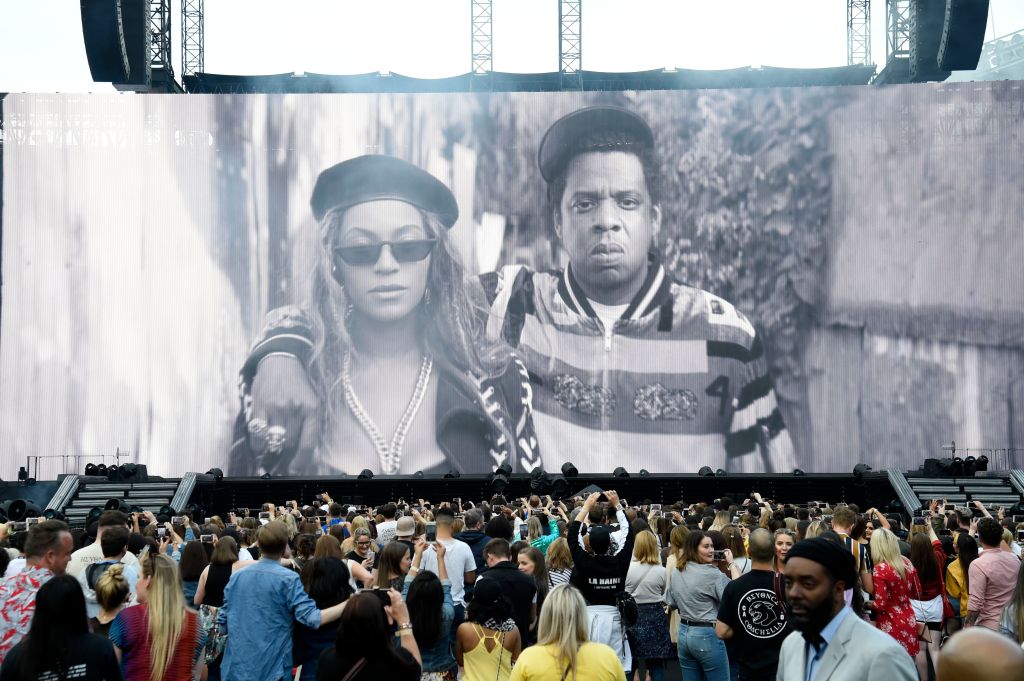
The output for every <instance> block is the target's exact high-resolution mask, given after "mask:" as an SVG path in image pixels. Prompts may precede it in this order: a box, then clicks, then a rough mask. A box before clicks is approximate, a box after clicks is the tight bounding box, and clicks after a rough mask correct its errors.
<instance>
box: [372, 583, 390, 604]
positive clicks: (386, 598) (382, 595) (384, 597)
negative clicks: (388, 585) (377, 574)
mask: <svg viewBox="0 0 1024 681" xmlns="http://www.w3.org/2000/svg"><path fill="white" fill-rule="evenodd" d="M372 591H373V593H375V594H376V595H377V598H379V599H380V602H381V605H391V594H389V593H388V590H387V589H381V588H380V587H374V588H373V589H372Z"/></svg>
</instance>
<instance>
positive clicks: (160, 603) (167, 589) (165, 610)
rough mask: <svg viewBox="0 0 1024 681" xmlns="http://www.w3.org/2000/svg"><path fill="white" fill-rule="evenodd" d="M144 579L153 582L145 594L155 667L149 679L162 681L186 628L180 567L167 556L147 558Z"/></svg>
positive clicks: (143, 570)
mask: <svg viewBox="0 0 1024 681" xmlns="http://www.w3.org/2000/svg"><path fill="white" fill-rule="evenodd" d="M142 576H143V577H151V578H152V579H151V580H150V582H149V589H148V590H147V594H146V607H147V619H148V620H149V646H150V651H151V652H150V658H149V659H150V664H151V665H152V667H151V668H150V670H149V678H150V681H160V679H162V678H163V677H164V673H165V672H166V671H167V667H168V665H169V664H170V662H171V658H173V657H174V652H175V649H176V648H177V646H178V643H179V639H180V638H181V634H182V631H183V630H184V627H185V610H186V608H185V595H184V591H183V590H182V585H181V576H180V575H179V573H178V564H177V563H175V562H174V560H173V559H172V558H170V557H168V556H166V555H163V554H159V553H150V554H148V555H147V556H146V559H145V560H143V561H142ZM190 652H191V651H190Z"/></svg>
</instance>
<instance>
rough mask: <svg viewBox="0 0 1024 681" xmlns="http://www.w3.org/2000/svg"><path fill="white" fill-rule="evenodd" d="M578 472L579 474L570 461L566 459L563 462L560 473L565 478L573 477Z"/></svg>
mask: <svg viewBox="0 0 1024 681" xmlns="http://www.w3.org/2000/svg"><path fill="white" fill-rule="evenodd" d="M579 474H580V472H579V470H578V469H577V468H576V466H573V465H572V464H571V463H570V462H568V461H566V462H565V463H563V464H562V475H564V476H565V477H567V478H575V477H576V476H577V475H579Z"/></svg>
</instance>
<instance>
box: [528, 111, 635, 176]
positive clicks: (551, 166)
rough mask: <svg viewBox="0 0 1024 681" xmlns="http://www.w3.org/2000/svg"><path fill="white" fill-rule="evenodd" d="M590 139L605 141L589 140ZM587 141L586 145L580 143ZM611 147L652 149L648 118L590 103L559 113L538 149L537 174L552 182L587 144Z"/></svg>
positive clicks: (611, 148)
mask: <svg viewBox="0 0 1024 681" xmlns="http://www.w3.org/2000/svg"><path fill="white" fill-rule="evenodd" d="M592 140H604V141H603V142H598V143H596V144H595V143H592ZM584 141H586V142H587V144H584V143H583V142H584ZM588 146H590V147H591V148H595V149H605V150H614V149H615V147H616V146H624V147H633V148H636V147H640V148H644V149H653V148H654V133H653V132H651V128H650V126H649V125H647V121H645V120H644V119H643V118H641V117H640V116H638V115H637V114H635V113H633V112H632V111H629V110H627V109H622V108H620V107H617V106H589V107H587V108H585V109H579V110H577V111H573V112H572V113H570V114H567V115H565V116H562V117H561V118H559V119H558V120H557V121H555V122H554V124H553V125H552V126H551V127H550V128H548V131H547V132H546V133H544V138H543V139H541V141H540V150H539V151H538V152H537V162H538V164H539V165H540V174H541V176H542V177H543V178H544V180H545V181H547V182H551V181H552V180H553V179H554V178H556V177H558V175H559V174H560V173H561V172H562V170H563V169H564V168H565V164H566V163H567V162H568V161H569V159H570V158H572V156H573V155H575V154H577V153H579V152H581V151H586V149H587V147H588Z"/></svg>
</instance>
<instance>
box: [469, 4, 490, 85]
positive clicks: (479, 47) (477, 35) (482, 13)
mask: <svg viewBox="0 0 1024 681" xmlns="http://www.w3.org/2000/svg"><path fill="white" fill-rule="evenodd" d="M470 3H471V6H472V10H473V22H472V28H471V29H470V48H471V50H472V54H471V55H470V57H471V59H472V72H473V75H486V74H488V73H490V72H491V71H493V70H494V55H493V51H492V45H493V42H492V39H493V32H492V26H493V23H492V16H493V15H492V13H491V4H492V3H491V0H470Z"/></svg>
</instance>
